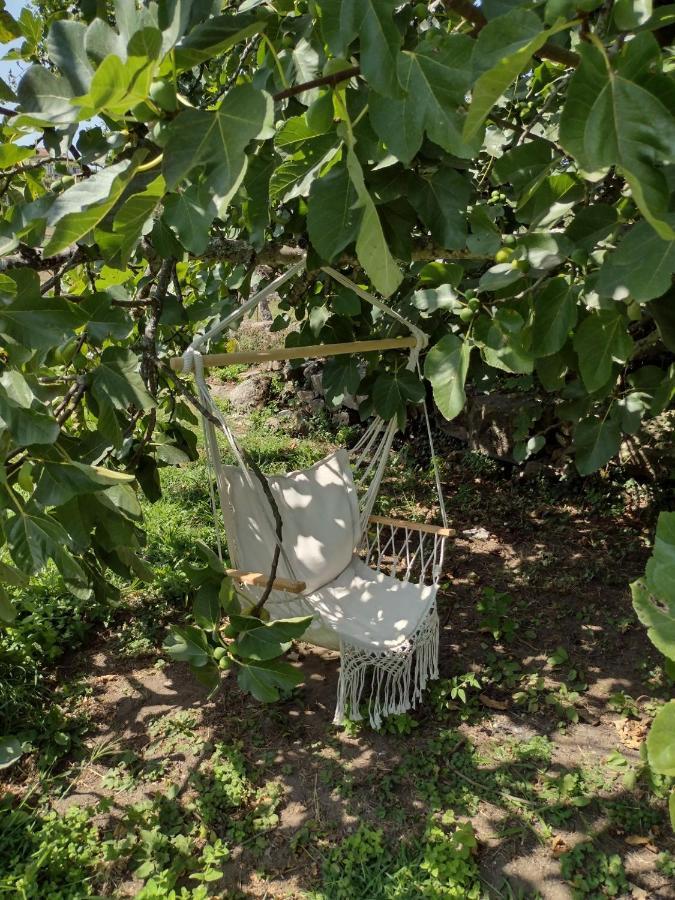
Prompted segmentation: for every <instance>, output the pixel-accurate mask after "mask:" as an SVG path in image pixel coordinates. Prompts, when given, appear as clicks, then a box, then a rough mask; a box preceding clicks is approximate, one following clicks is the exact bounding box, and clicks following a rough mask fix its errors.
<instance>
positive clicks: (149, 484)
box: [0, 0, 675, 646]
mask: <svg viewBox="0 0 675 900" xmlns="http://www.w3.org/2000/svg"><path fill="white" fill-rule="evenodd" d="M82 10H83V12H82V14H81V16H78V17H69V15H68V14H67V13H65V12H64V11H63V10H62V9H60V8H59V9H58V10H56V11H54V10H53V8H52V5H51V4H50V3H43V4H38V5H37V6H36V7H34V8H32V9H31V8H24V10H23V11H22V13H21V16H20V18H19V19H18V21H14V20H13V19H12V17H11V16H10V15H9V14H8V13H7V12H6V11H5V12H3V15H2V19H1V20H0V21H1V26H2V28H1V31H0V38H2V39H4V40H11V39H13V38H15V37H19V38H20V40H21V44H20V47H19V49H18V50H15V51H11V54H10V56H13V57H15V58H21V59H23V60H26V61H28V62H30V63H31V65H30V68H28V70H27V72H26V73H25V75H24V76H23V78H22V80H21V82H20V84H19V85H18V86H17V87H16V90H14V89H13V87H12V86H10V85H7V84H4V83H3V84H0V94H1V95H2V97H1V99H2V102H3V103H5V107H4V108H3V109H2V112H3V113H4V116H5V118H4V124H3V126H2V134H3V145H2V148H1V149H0V163H1V164H2V166H3V168H4V174H3V180H2V183H1V188H0V189H1V191H2V222H1V223H0V252H1V253H2V257H1V258H0V270H1V271H0V334H1V335H2V343H3V360H2V362H3V365H2V375H1V376H0V418H1V420H2V424H3V428H2V432H1V434H0V449H1V452H2V460H3V469H2V479H1V485H0V492H1V493H2V498H3V502H2V506H3V510H2V513H1V516H2V518H1V520H0V524H1V525H2V532H3V535H4V538H5V542H6V545H7V552H8V557H7V564H5V563H3V567H5V568H6V578H7V579H14V580H15V581H20V580H21V579H22V578H23V577H24V575H30V574H32V573H34V572H36V571H38V570H39V569H40V568H41V567H43V566H44V565H45V564H46V562H47V561H48V560H50V559H51V560H53V561H54V562H55V563H56V565H57V566H58V567H59V569H60V571H61V572H62V574H63V576H64V578H65V580H66V582H67V583H68V585H69V586H70V588H71V589H72V590H73V591H74V592H76V593H77V594H78V595H83V594H84V595H86V594H87V593H88V592H90V591H94V592H96V593H99V594H103V593H106V592H111V591H113V588H112V587H111V585H110V581H109V579H108V578H107V577H106V571H107V570H110V571H112V572H115V573H117V574H119V575H121V576H125V577H127V576H129V575H131V574H135V575H137V576H139V577H143V575H144V565H143V562H142V559H141V555H142V553H141V551H142V545H143V533H142V528H141V527H140V520H141V513H140V507H139V504H138V501H137V498H136V494H135V491H134V487H133V486H132V484H131V480H132V477H135V478H136V479H137V481H138V484H140V486H141V488H142V490H143V491H144V493H145V494H146V496H148V497H149V498H150V499H153V498H156V497H157V496H158V495H159V492H160V485H159V478H158V469H159V468H160V467H161V466H163V465H171V464H175V463H179V462H181V461H185V460H187V459H191V458H194V456H195V453H196V449H195V438H194V431H193V429H194V425H195V424H196V419H195V416H194V414H193V412H192V411H191V409H190V408H189V406H188V405H187V403H186V400H185V397H186V394H187V393H189V388H188V387H187V386H186V385H184V384H182V383H181V380H180V377H179V376H176V375H174V374H172V373H171V372H170V370H169V368H168V366H167V365H166V358H167V356H169V355H175V354H178V353H181V352H182V350H183V349H184V348H185V346H186V345H187V343H188V341H189V339H190V336H191V334H192V333H193V332H194V331H195V330H196V329H199V328H201V327H203V326H204V325H205V324H206V323H207V322H209V321H210V320H212V319H213V317H219V316H222V315H223V314H224V313H226V312H227V311H229V310H230V309H231V308H232V307H233V306H234V305H235V304H237V303H238V302H240V298H241V297H242V296H245V295H246V294H247V293H248V292H249V290H250V287H251V281H252V279H253V278H254V277H256V271H257V268H258V267H259V266H261V265H266V266H271V267H273V268H281V267H284V266H286V265H288V264H289V263H290V262H292V261H295V260H297V259H298V258H299V257H301V256H302V255H303V254H304V253H305V252H306V254H307V274H306V276H305V277H304V278H302V279H298V280H297V281H296V282H295V283H292V284H291V285H290V286H289V287H288V289H287V290H286V289H285V290H284V294H283V297H282V301H281V312H280V314H279V317H278V319H277V321H276V323H275V326H274V327H275V328H283V327H284V326H285V325H287V324H289V323H291V322H293V321H297V322H299V323H300V327H299V332H298V333H297V334H294V335H293V336H292V338H290V339H292V340H293V341H295V342H296V343H301V344H302V343H316V342H317V341H326V342H336V341H347V340H353V339H358V338H363V337H368V336H372V335H373V334H376V333H381V332H382V331H383V329H384V328H385V325H384V323H383V322H382V320H381V318H376V317H374V316H373V315H372V313H371V311H370V309H369V308H366V306H365V305H364V304H362V303H361V302H360V301H359V300H358V298H356V297H354V296H350V295H347V294H346V293H345V291H344V290H340V289H336V288H335V286H334V285H332V284H331V283H330V281H328V280H327V279H326V278H324V277H323V276H322V275H320V274H319V271H318V269H319V264H320V263H325V262H331V263H332V264H333V265H335V266H337V267H338V268H341V269H344V270H348V271H349V272H350V274H351V276H352V277H356V278H357V279H360V280H361V281H362V282H363V283H364V285H367V286H368V287H369V288H374V289H375V290H377V291H379V292H380V293H381V294H383V295H385V296H388V297H389V302H391V303H392V304H393V305H394V306H395V307H396V308H397V309H399V310H400V311H401V312H403V313H404V314H405V315H406V316H407V317H409V318H417V319H419V321H420V324H421V326H422V327H423V328H424V330H425V331H427V332H428V333H429V334H430V335H431V338H432V349H431V350H430V352H429V354H428V356H427V359H426V365H425V368H424V371H425V375H426V377H427V378H428V379H429V381H430V382H431V386H432V388H433V392H434V396H435V399H436V402H437V405H438V407H439V409H440V411H441V412H442V413H443V415H445V416H446V417H449V418H450V417H454V416H456V415H457V414H458V413H459V412H460V411H461V409H462V407H463V405H464V402H465V396H466V394H465V385H466V383H468V382H470V383H472V384H474V385H476V386H478V387H479V388H480V389H484V390H490V389H492V388H493V387H494V386H495V385H498V384H499V383H500V380H501V379H503V378H504V377H509V378H515V379H516V380H517V383H518V384H519V385H521V386H523V387H526V388H534V389H536V390H539V391H541V392H544V393H547V394H548V395H549V397H550V399H551V400H552V402H553V404H554V407H555V410H556V414H557V416H558V420H559V422H560V423H561V426H562V430H563V431H564V432H565V433H566V434H567V433H571V434H572V439H571V448H570V451H571V452H572V453H573V454H574V458H575V462H576V466H577V469H578V471H579V472H580V473H581V474H589V473H591V472H593V471H595V470H597V469H598V468H600V467H602V466H604V465H605V464H606V463H607V462H608V461H609V460H610V459H611V458H612V457H614V456H615V455H616V454H617V452H618V450H619V447H620V444H621V441H622V438H623V436H624V435H632V434H634V433H635V432H636V431H637V430H638V429H639V428H640V425H641V423H642V422H643V421H644V420H645V419H647V418H650V417H653V416H655V415H658V414H660V413H661V412H662V411H663V410H665V409H667V408H668V406H669V405H670V404H671V401H672V397H673V393H674V391H675V365H674V364H673V359H674V356H673V352H674V351H675V318H674V317H673V312H672V308H673V303H674V302H675V298H674V297H673V289H672V287H671V279H672V271H673V268H675V218H674V217H673V213H672V211H671V210H672V197H671V193H672V184H673V179H672V166H671V163H672V148H673V147H674V146H675V125H674V121H673V108H674V107H675V91H674V89H673V79H672V74H671V72H670V69H669V67H668V66H665V65H664V51H663V50H662V46H661V44H662V43H665V42H667V37H668V35H669V34H670V31H669V28H670V25H671V19H672V12H671V13H669V12H668V11H667V9H665V10H663V11H659V9H656V10H654V11H652V10H651V5H650V4H649V3H647V4H645V3H643V2H639V3H637V2H631V0H626V2H623V0H622V2H618V3H615V4H613V5H611V6H610V7H609V8H608V7H607V6H606V5H603V4H601V3H600V2H595V0H584V2H583V3H581V4H579V3H567V2H565V0H563V2H560V0H548V2H547V3H544V4H539V5H536V6H534V5H533V4H530V3H511V4H508V5H504V4H500V3H498V2H495V0H489V2H484V3H483V4H482V5H481V8H480V10H479V9H478V8H477V7H475V6H472V5H471V4H470V3H468V2H465V0H446V2H442V0H435V2H432V3H430V4H428V5H426V6H425V5H424V4H417V5H414V6H413V5H412V4H409V3H395V2H392V0H368V2H363V0H359V2H356V0H355V2H337V0H322V2H318V0H317V2H309V3H308V2H306V0H297V2H296V0H271V2H261V0H244V2H241V3H238V4H234V5H230V6H228V7H227V8H225V9H221V6H220V4H218V3H212V2H204V0H194V2H189V0H173V2H166V3H161V4H156V3H148V4H145V5H143V6H141V7H140V8H137V7H136V4H135V3H134V2H132V0H119V2H118V3H116V4H115V5H114V6H113V7H108V6H106V5H105V4H92V3H89V4H83V5H82ZM579 10H581V11H580V12H579ZM44 148H46V150H47V151H48V154H47V155H45V153H44ZM38 273H39V274H38ZM400 366H401V361H400V360H399V359H397V358H396V356H395V355H392V356H385V357H384V358H383V359H379V360H371V361H370V362H369V363H368V369H367V371H366V374H365V376H364V377H363V378H362V379H360V384H357V383H356V378H357V376H359V373H358V372H355V370H354V368H353V367H350V366H338V365H333V366H332V367H331V369H330V389H331V394H332V396H334V397H336V398H337V397H340V396H341V395H343V394H344V393H346V392H349V393H357V392H358V393H359V394H365V395H368V396H369V398H370V399H369V401H368V402H367V405H366V408H367V409H371V408H374V409H375V410H376V411H379V412H380V413H382V414H384V415H386V416H391V415H399V416H403V415H404V406H403V404H404V403H405V402H410V401H415V400H417V399H418V398H420V397H421V396H422V391H421V389H420V386H419V385H406V390H401V389H400V385H399V381H400V376H399V374H397V370H398V369H399V367H400ZM359 377H360V376H359ZM405 377H406V378H408V377H409V375H406V376H405ZM392 398H394V400H393V401H392ZM382 404H384V405H382ZM524 415H525V420H524V421H523V422H522V423H519V432H520V434H521V436H522V441H521V443H520V445H519V448H518V454H519V456H520V458H521V459H525V458H527V456H528V455H530V454H532V453H535V452H538V450H539V449H540V448H541V447H542V445H543V443H544V431H545V430H546V431H547V432H548V431H549V430H550V429H549V428H548V426H547V428H546V429H544V428H543V427H542V425H541V424H539V423H538V422H537V420H536V419H535V420H531V419H530V418H529V414H524ZM10 561H11V566H10ZM3 571H4V569H3ZM1 609H2V610H3V611H4V614H5V616H6V617H8V616H10V615H11V610H9V609H8V605H7V603H6V602H4V603H3V605H2V607H1ZM279 646H281V644H280V645H279Z"/></svg>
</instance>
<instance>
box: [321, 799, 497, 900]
mask: <svg viewBox="0 0 675 900" xmlns="http://www.w3.org/2000/svg"><path fill="white" fill-rule="evenodd" d="M451 826H454V827H451ZM475 848H476V838H475V835H474V833H473V829H472V827H471V823H470V822H466V823H463V824H458V823H455V821H454V815H453V814H452V813H446V814H445V815H443V816H442V817H441V818H440V819H437V820H435V821H432V822H430V823H429V824H428V826H427V828H426V829H425V831H424V833H423V835H422V836H421V838H420V839H419V840H418V841H416V842H415V843H414V844H412V843H411V844H401V845H399V847H397V848H396V850H394V849H393V848H391V847H390V846H389V845H388V844H387V843H386V842H385V840H384V836H383V832H382V831H381V830H380V829H375V828H371V827H369V826H368V825H361V826H360V827H359V829H358V830H357V831H356V832H354V834H351V835H349V836H348V837H346V838H344V839H343V840H342V841H341V843H340V844H338V846H337V847H335V848H334V849H333V850H332V851H331V852H330V853H329V855H328V858H327V859H326V862H325V865H324V887H323V891H322V892H320V893H319V894H317V895H315V896H316V897H318V898H325V900H352V898H354V897H364V898H365V897H367V898H369V900H389V898H392V900H393V898H403V897H420V898H429V900H431V898H437V900H442V898H466V900H469V898H477V897H479V896H480V886H479V880H478V867H477V865H476V863H475V862H474V859H473V853H474V850H475Z"/></svg>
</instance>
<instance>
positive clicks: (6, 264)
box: [0, 245, 86, 272]
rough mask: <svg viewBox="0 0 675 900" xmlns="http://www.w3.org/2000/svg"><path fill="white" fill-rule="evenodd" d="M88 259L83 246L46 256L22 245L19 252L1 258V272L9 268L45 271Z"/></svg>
mask: <svg viewBox="0 0 675 900" xmlns="http://www.w3.org/2000/svg"><path fill="white" fill-rule="evenodd" d="M85 259H86V254H85V252H84V250H83V249H82V248H81V247H74V248H73V249H72V250H68V251H66V252H65V253H58V254H57V255H56V256H45V257H43V256H42V254H41V253H39V252H38V251H37V250H34V249H33V247H27V246H25V245H21V246H20V247H19V253H18V254H14V255H13V256H5V257H3V258H2V259H0V272H6V271H7V270H8V269H26V268H28V269H34V270H35V271H36V272H44V271H47V270H49V269H60V268H61V266H64V265H69V264H72V265H77V264H78V263H80V262H83V261H84V260H85Z"/></svg>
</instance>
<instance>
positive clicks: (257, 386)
mask: <svg viewBox="0 0 675 900" xmlns="http://www.w3.org/2000/svg"><path fill="white" fill-rule="evenodd" d="M269 393H270V378H269V376H268V375H254V376H253V377H252V378H247V379H246V381H242V382H240V383H239V384H238V385H237V386H236V387H235V388H232V390H231V391H230V392H229V394H228V399H229V401H230V403H231V404H232V406H233V407H234V408H235V409H242V408H243V409H254V408H255V407H258V406H263V405H264V404H265V402H266V401H267V398H268V397H269Z"/></svg>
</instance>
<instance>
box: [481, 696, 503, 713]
mask: <svg viewBox="0 0 675 900" xmlns="http://www.w3.org/2000/svg"><path fill="white" fill-rule="evenodd" d="M478 699H479V700H480V702H481V703H482V704H483V706H487V708H488V709H501V710H504V709H508V708H509V701H508V700H493V699H492V697H488V695H487V694H480V696H479V697H478Z"/></svg>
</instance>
